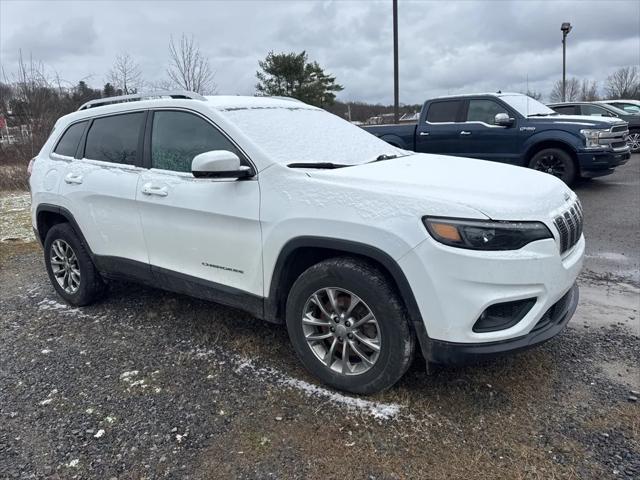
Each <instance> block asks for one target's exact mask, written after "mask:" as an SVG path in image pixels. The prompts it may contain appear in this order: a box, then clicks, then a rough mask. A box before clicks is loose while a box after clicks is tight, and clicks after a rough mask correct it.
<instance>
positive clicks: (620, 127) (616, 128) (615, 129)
mask: <svg viewBox="0 0 640 480" xmlns="http://www.w3.org/2000/svg"><path fill="white" fill-rule="evenodd" d="M626 130H627V126H626V125H615V126H613V127H611V133H615V132H624V131H626Z"/></svg>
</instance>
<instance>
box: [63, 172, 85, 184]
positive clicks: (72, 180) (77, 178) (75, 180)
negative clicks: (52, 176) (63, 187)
mask: <svg viewBox="0 0 640 480" xmlns="http://www.w3.org/2000/svg"><path fill="white" fill-rule="evenodd" d="M64 181H65V182H66V183H69V184H75V185H80V184H81V183H82V175H78V174H77V173H67V175H66V176H65V177H64Z"/></svg>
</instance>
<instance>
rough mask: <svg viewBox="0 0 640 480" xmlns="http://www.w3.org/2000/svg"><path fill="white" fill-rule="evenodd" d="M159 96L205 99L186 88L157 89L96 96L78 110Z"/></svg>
mask: <svg viewBox="0 0 640 480" xmlns="http://www.w3.org/2000/svg"><path fill="white" fill-rule="evenodd" d="M161 97H171V98H189V99H192V100H206V98H205V97H203V96H202V95H200V94H199V93H195V92H189V91H187V90H167V91H163V90H159V91H156V92H146V93H134V94H131V95H120V96H118V97H106V98H98V99H96V100H91V101H90V102H87V103H83V104H82V105H81V106H80V108H79V109H78V110H87V109H89V108H94V107H102V106H104V105H112V104H114V103H126V102H136V101H140V100H145V99H150V98H161Z"/></svg>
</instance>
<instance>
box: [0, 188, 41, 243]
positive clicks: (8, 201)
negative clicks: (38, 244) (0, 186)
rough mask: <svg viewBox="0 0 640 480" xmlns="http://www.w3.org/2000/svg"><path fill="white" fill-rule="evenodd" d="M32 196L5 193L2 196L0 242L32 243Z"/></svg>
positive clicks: (0, 198) (0, 200) (0, 197)
mask: <svg viewBox="0 0 640 480" xmlns="http://www.w3.org/2000/svg"><path fill="white" fill-rule="evenodd" d="M34 240H35V238H34V236H33V229H32V228H31V195H29V193H3V194H2V195H0V242H15V241H19V242H32V241H34Z"/></svg>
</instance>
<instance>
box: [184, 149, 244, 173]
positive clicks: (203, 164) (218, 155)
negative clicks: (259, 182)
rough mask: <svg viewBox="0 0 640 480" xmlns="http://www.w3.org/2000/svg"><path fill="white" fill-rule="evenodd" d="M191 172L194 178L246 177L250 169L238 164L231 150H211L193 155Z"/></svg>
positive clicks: (238, 161) (238, 160)
mask: <svg viewBox="0 0 640 480" xmlns="http://www.w3.org/2000/svg"><path fill="white" fill-rule="evenodd" d="M191 173H193V176H194V177H196V178H246V177H250V176H251V169H250V168H249V167H247V166H244V165H240V159H239V158H238V156H237V155H236V154H235V153H233V152H229V151H227V150H212V151H210V152H204V153H201V154H200V155H196V156H195V157H193V161H192V162H191Z"/></svg>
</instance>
